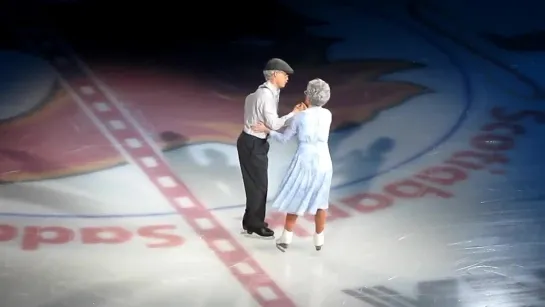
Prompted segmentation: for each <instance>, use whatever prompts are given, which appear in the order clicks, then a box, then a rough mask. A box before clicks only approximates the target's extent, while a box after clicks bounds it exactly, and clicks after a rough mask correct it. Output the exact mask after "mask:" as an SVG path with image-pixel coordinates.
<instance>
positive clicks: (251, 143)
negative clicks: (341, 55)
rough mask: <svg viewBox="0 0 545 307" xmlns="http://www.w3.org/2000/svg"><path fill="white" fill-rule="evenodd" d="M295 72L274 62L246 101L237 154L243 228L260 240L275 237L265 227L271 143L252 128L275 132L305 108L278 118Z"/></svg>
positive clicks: (266, 66) (280, 62)
mask: <svg viewBox="0 0 545 307" xmlns="http://www.w3.org/2000/svg"><path fill="white" fill-rule="evenodd" d="M291 74H293V69H292V68H291V67H290V66H289V65H288V63H286V62H284V61H283V60H281V59H276V58H274V59H271V60H269V61H268V62H267V64H266V65H265V69H264V71H263V75H264V77H265V80H266V82H265V83H263V84H262V85H260V86H259V87H258V88H257V90H256V91H255V92H253V93H251V94H250V95H248V96H247V97H246V101H245V103H244V130H243V131H242V133H241V134H240V136H239V137H238V140H237V151H238V158H239V162H240V168H241V171H242V180H243V182H244V189H245V191H246V210H245V212H244V217H243V219H242V228H243V229H244V230H245V231H246V233H247V234H250V235H251V234H254V233H255V234H256V235H258V236H261V237H274V231H272V230H271V229H270V228H269V227H268V225H267V223H265V213H266V203H267V189H268V174H267V171H268V166H269V159H268V157H267V154H268V153H269V143H268V142H267V137H268V135H267V134H265V133H259V132H255V131H252V128H251V126H252V125H253V124H256V123H258V122H263V123H264V124H265V125H267V127H269V128H270V129H272V130H278V129H280V128H282V127H283V126H284V125H285V124H286V121H287V120H289V119H290V118H292V117H293V115H295V113H297V112H299V111H301V110H303V109H304V108H305V106H304V104H298V105H297V106H295V107H294V109H293V111H292V112H291V113H289V114H287V115H285V116H282V117H280V118H279V117H278V99H279V95H280V90H281V89H282V88H284V87H285V86H286V83H287V82H288V79H289V75H291Z"/></svg>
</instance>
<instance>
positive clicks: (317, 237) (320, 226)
mask: <svg viewBox="0 0 545 307" xmlns="http://www.w3.org/2000/svg"><path fill="white" fill-rule="evenodd" d="M325 220H326V211H325V210H323V209H318V211H317V212H316V215H315V216H314V224H315V228H316V233H315V234H314V246H315V247H316V250H317V251H319V250H321V249H322V245H324V229H325Z"/></svg>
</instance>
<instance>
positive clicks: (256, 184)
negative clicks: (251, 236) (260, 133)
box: [237, 133, 274, 236]
mask: <svg viewBox="0 0 545 307" xmlns="http://www.w3.org/2000/svg"><path fill="white" fill-rule="evenodd" d="M268 147H269V145H268V143H267V141H266V140H262V139H259V138H256V137H253V136H250V135H247V134H245V133H242V134H241V135H240V137H239V139H238V141H237V150H238V156H239V163H240V169H241V173H242V180H243V182H244V189H245V192H246V210H245V212H244V217H243V221H242V225H243V227H244V228H245V229H247V230H248V231H251V232H255V233H257V234H259V235H261V236H271V235H274V232H272V231H271V230H270V229H268V228H267V226H268V225H266V223H265V213H266V212H265V211H266V202H267V187H268V178H267V175H268V174H267V168H268V157H267V153H268Z"/></svg>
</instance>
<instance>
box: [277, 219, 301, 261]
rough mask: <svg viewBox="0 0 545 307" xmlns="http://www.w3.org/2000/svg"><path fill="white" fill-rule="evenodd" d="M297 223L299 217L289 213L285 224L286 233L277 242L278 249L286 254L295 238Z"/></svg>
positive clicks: (283, 232)
mask: <svg viewBox="0 0 545 307" xmlns="http://www.w3.org/2000/svg"><path fill="white" fill-rule="evenodd" d="M296 222H297V215H296V214H291V213H288V214H286V221H285V222H284V231H282V236H281V237H280V238H279V239H278V240H277V241H276V247H277V248H278V249H279V250H281V251H283V252H285V251H286V249H287V248H288V246H289V245H290V244H291V240H292V238H293V228H294V227H295V223H296Z"/></svg>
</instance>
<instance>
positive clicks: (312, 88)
mask: <svg viewBox="0 0 545 307" xmlns="http://www.w3.org/2000/svg"><path fill="white" fill-rule="evenodd" d="M305 95H306V96H307V97H308V100H309V101H310V104H311V105H313V106H317V107H321V106H323V105H325V104H326V103H327V102H328V101H329V99H330V98H331V89H330V88H329V84H327V82H325V81H324V80H322V79H318V78H317V79H314V80H311V81H310V82H309V83H308V85H307V90H306V91H305Z"/></svg>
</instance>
